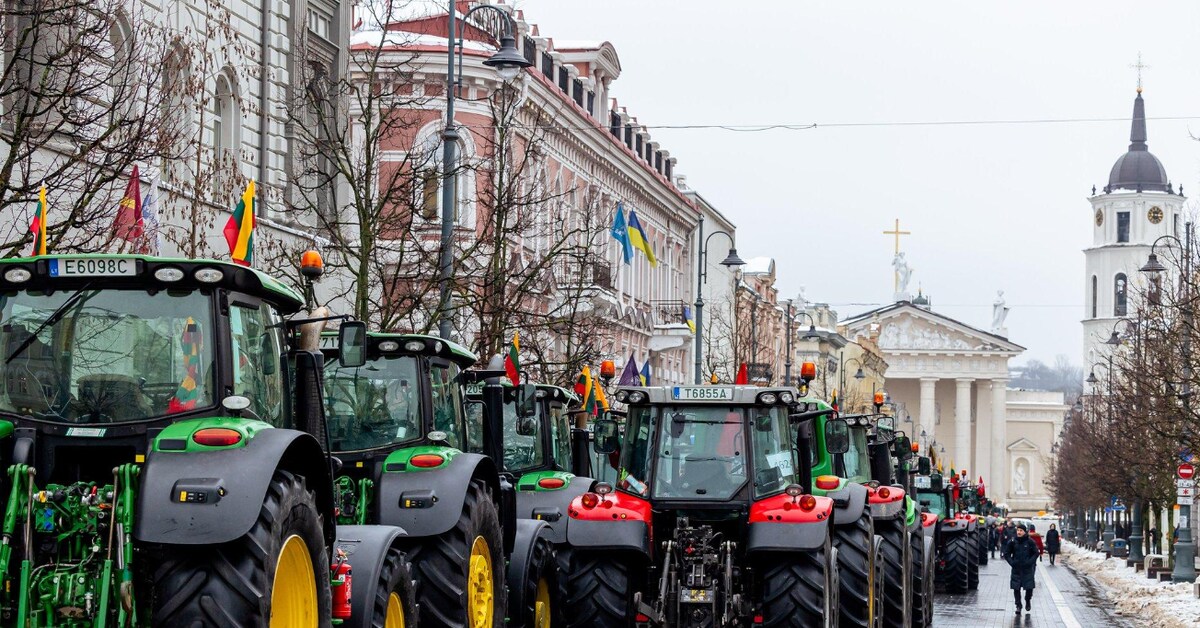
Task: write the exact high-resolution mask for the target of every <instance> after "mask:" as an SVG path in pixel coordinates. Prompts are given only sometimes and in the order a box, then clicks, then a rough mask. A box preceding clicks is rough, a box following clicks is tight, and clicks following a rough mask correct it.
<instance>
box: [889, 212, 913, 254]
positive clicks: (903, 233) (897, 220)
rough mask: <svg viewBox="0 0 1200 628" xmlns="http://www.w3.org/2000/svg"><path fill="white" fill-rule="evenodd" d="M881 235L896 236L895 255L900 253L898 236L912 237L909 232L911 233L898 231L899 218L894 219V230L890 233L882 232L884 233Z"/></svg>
mask: <svg viewBox="0 0 1200 628" xmlns="http://www.w3.org/2000/svg"><path fill="white" fill-rule="evenodd" d="M883 235H894V236H896V253H899V252H900V236H902V235H912V232H911V231H901V230H900V219H899V218H897V219H896V226H895V227H894V228H893V229H892V230H891V231H884V232H883Z"/></svg>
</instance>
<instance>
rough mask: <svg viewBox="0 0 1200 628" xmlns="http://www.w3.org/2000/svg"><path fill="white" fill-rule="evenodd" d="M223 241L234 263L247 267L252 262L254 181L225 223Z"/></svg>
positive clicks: (251, 180)
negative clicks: (227, 246)
mask: <svg viewBox="0 0 1200 628" xmlns="http://www.w3.org/2000/svg"><path fill="white" fill-rule="evenodd" d="M225 241H226V242H228V243H229V256H230V257H232V258H233V261H234V263H236V264H241V265H242V266H249V265H250V263H251V262H253V261H254V179H250V183H249V184H248V185H247V186H246V191H245V192H243V193H242V199H241V200H240V201H238V204H237V207H236V208H234V210H233V215H231V216H230V217H229V222H226V223H225Z"/></svg>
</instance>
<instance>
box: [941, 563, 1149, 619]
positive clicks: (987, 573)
mask: <svg viewBox="0 0 1200 628" xmlns="http://www.w3.org/2000/svg"><path fill="white" fill-rule="evenodd" d="M1009 573H1010V569H1009V566H1008V564H1006V563H1005V562H1004V561H1003V560H1001V559H999V558H995V559H992V560H990V561H988V564H987V565H986V566H981V567H980V568H979V590H978V591H972V592H970V593H966V594H963V595H950V594H945V593H943V594H938V596H937V597H936V598H935V602H934V609H933V625H934V626H936V627H938V628H942V627H951V628H959V627H963V628H966V627H972V628H973V627H980V628H1012V627H1016V626H1020V627H1022V628H1060V627H1064V628H1092V627H1093V626H1095V627H1104V628H1110V627H1112V628H1129V627H1130V626H1131V625H1132V624H1131V623H1130V622H1128V621H1127V620H1125V619H1122V618H1119V617H1117V616H1115V615H1113V614H1112V613H1110V612H1109V608H1110V607H1111V605H1110V604H1109V603H1108V602H1107V600H1105V599H1103V594H1102V593H1101V592H1100V591H1099V590H1098V589H1097V587H1096V585H1095V584H1094V583H1092V582H1091V581H1089V580H1088V579H1087V578H1084V577H1081V576H1077V575H1076V574H1075V573H1074V572H1073V571H1071V570H1070V569H1068V568H1067V567H1066V566H1064V565H1062V564H1057V565H1051V564H1050V561H1049V559H1048V558H1043V559H1042V562H1040V563H1038V566H1037V576H1036V578H1037V587H1036V588H1035V589H1034V593H1033V610H1032V611H1030V612H1024V611H1022V612H1021V614H1020V615H1018V614H1016V613H1015V612H1014V609H1015V606H1014V605H1013V596H1012V589H1010V588H1009V587H1008V582H1009Z"/></svg>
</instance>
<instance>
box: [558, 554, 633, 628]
mask: <svg viewBox="0 0 1200 628" xmlns="http://www.w3.org/2000/svg"><path fill="white" fill-rule="evenodd" d="M629 574H630V565H629V561H628V556H625V555H622V554H619V553H613V552H584V551H581V550H579V549H576V550H575V551H574V553H573V554H572V555H571V571H570V572H569V573H568V574H567V576H566V578H565V579H566V580H567V586H566V590H567V597H566V608H569V609H570V612H568V613H566V615H567V618H566V625H567V626H568V628H619V627H621V626H627V625H629V621H630V619H631V618H632V617H633V586H632V584H633V583H631V582H630V578H629Z"/></svg>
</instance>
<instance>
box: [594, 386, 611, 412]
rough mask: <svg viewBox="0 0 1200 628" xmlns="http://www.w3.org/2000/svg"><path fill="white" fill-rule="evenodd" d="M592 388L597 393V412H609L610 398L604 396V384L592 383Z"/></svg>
mask: <svg viewBox="0 0 1200 628" xmlns="http://www.w3.org/2000/svg"><path fill="white" fill-rule="evenodd" d="M592 388H593V389H595V391H596V403H597V404H598V406H597V410H598V411H599V410H603V411H604V412H608V411H609V409H610V408H609V405H608V398H607V397H605V396H604V384H599V383H596V382H592Z"/></svg>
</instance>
